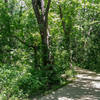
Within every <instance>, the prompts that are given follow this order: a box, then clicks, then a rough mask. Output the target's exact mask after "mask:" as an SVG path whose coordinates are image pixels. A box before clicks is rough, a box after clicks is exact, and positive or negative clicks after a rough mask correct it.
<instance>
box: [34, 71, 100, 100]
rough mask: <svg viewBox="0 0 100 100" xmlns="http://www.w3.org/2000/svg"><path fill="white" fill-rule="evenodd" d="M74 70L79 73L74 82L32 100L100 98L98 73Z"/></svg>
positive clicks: (86, 99)
mask: <svg viewBox="0 0 100 100" xmlns="http://www.w3.org/2000/svg"><path fill="white" fill-rule="evenodd" d="M76 71H77V72H78V73H79V74H77V75H76V77H77V79H76V80H75V82H74V83H71V84H69V85H67V86H64V87H63V88H61V89H58V90H57V91H54V92H52V93H51V94H49V95H47V96H43V97H41V98H39V99H33V100H100V75H99V74H96V73H94V72H91V71H87V70H84V69H76Z"/></svg>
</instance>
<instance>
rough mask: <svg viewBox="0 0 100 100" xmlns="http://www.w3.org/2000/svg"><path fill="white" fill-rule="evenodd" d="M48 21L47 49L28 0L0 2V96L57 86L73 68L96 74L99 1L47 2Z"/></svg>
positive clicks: (8, 98) (4, 99)
mask: <svg viewBox="0 0 100 100" xmlns="http://www.w3.org/2000/svg"><path fill="white" fill-rule="evenodd" d="M47 1H48V0H45V2H46V3H45V5H44V6H45V7H46V5H47V3H48V2H47ZM59 6H60V7H61V10H62V12H61V13H62V15H63V16H62V18H60V11H59ZM40 10H41V9H39V11H40ZM41 13H42V12H41ZM62 22H64V24H65V27H66V33H67V34H65V31H64V29H63V24H62ZM47 24H48V31H50V35H48V41H49V43H47V44H49V45H48V50H47V52H46V51H44V48H45V46H44V45H43V39H44V40H45V38H44V37H42V35H41V31H40V27H39V24H38V20H37V19H36V16H35V13H34V11H33V8H32V4H31V0H29V1H27V0H21V1H20V0H8V2H4V1H3V0H0V100H17V99H18V100H19V99H27V98H28V97H30V96H35V95H37V94H40V93H43V92H45V91H48V90H49V89H51V88H52V87H53V86H55V85H56V86H60V85H62V84H63V83H66V82H67V79H68V78H69V77H71V78H72V77H73V76H74V66H80V67H83V68H87V69H90V70H93V71H97V72H100V68H99V66H100V38H99V37H100V3H99V0H95V1H92V0H88V1H87V0H52V2H51V6H50V9H49V15H48V22H47ZM40 26H42V25H40ZM68 35H69V38H70V39H69V40H68V39H67V36H68ZM45 50H46V49H45ZM45 52H46V53H48V55H46V53H45ZM47 56H48V58H49V60H48V59H47V61H48V62H47V64H46V65H44V64H43V63H44V62H43V59H44V58H43V57H46V58H47ZM63 75H65V76H64V77H62V76H63Z"/></svg>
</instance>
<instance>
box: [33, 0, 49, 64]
mask: <svg viewBox="0 0 100 100" xmlns="http://www.w3.org/2000/svg"><path fill="white" fill-rule="evenodd" d="M40 3H41V4H39V2H38V0H32V5H33V9H34V12H35V15H36V18H37V22H38V26H39V31H40V35H41V39H42V53H43V65H44V66H47V65H48V64H49V63H50V53H49V30H48V13H49V8H50V3H51V0H48V3H47V7H46V8H45V1H44V0H41V1H40ZM40 6H41V7H40Z"/></svg>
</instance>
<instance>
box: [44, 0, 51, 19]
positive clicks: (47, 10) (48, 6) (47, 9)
mask: <svg viewBox="0 0 100 100" xmlns="http://www.w3.org/2000/svg"><path fill="white" fill-rule="evenodd" d="M50 3H51V0H48V4H47V8H46V11H45V18H46V20H47V19H48V12H49V8H50Z"/></svg>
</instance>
